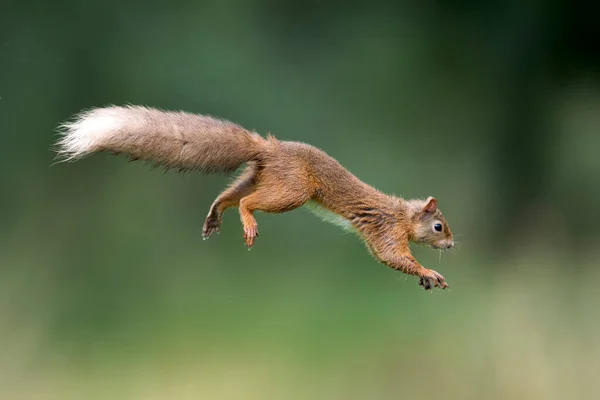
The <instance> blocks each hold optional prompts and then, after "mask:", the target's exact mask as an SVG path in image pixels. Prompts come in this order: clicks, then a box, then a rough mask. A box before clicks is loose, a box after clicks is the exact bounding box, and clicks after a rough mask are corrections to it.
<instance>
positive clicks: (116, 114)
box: [57, 107, 131, 161]
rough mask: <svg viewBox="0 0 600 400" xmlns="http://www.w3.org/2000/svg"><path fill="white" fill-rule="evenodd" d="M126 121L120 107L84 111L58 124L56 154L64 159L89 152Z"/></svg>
mask: <svg viewBox="0 0 600 400" xmlns="http://www.w3.org/2000/svg"><path fill="white" fill-rule="evenodd" d="M126 122H127V118H126V114H125V113H123V109H121V108H116V107H115V108H112V107H109V108H95V109H92V110H89V111H84V112H82V113H81V114H79V115H77V116H76V117H75V120H74V121H72V122H67V123H64V124H62V125H61V126H60V134H61V135H62V138H61V139H60V140H59V141H58V143H57V145H58V154H59V156H60V157H61V158H63V159H64V160H66V161H69V160H75V159H78V158H81V157H84V156H86V155H88V154H91V153H93V152H94V151H95V150H96V149H97V148H98V147H99V146H101V145H102V144H103V143H106V142H107V141H108V140H109V139H110V138H111V137H112V136H113V135H115V134H116V133H117V132H118V131H119V129H121V127H123V125H124V124H125V123H126ZM130 122H131V121H130Z"/></svg>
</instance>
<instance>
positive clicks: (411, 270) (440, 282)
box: [376, 245, 449, 290]
mask: <svg viewBox="0 0 600 400" xmlns="http://www.w3.org/2000/svg"><path fill="white" fill-rule="evenodd" d="M376 257H377V258H379V260H380V261H381V262H382V263H383V264H385V265H387V266H388V267H391V268H393V269H396V270H398V271H401V272H404V273H405V274H409V275H415V276H418V277H419V285H420V286H423V288H424V289H425V290H431V289H432V288H433V287H437V288H440V289H446V288H447V287H449V286H448V284H447V283H446V280H445V279H444V277H443V276H442V275H440V274H439V273H438V272H436V271H434V270H432V269H427V268H425V267H423V266H422V265H421V264H419V262H418V261H417V260H416V259H415V258H414V257H413V256H412V254H411V253H410V249H409V248H408V245H406V246H403V249H402V250H400V251H392V252H384V253H382V254H376Z"/></svg>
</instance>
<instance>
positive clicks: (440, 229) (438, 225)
mask: <svg viewBox="0 0 600 400" xmlns="http://www.w3.org/2000/svg"><path fill="white" fill-rule="evenodd" d="M433 229H435V230H436V231H438V232H441V231H442V224H435V225H434V226H433Z"/></svg>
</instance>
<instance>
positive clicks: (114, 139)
mask: <svg viewBox="0 0 600 400" xmlns="http://www.w3.org/2000/svg"><path fill="white" fill-rule="evenodd" d="M60 132H61V138H60V139H59V140H58V142H57V152H58V156H59V157H60V158H61V159H62V160H64V161H72V160H76V159H79V158H82V157H84V156H87V155H89V154H92V153H96V152H101V151H108V152H113V153H117V154H118V153H123V154H127V155H129V156H130V157H131V158H132V159H133V160H145V161H149V162H152V163H155V164H158V165H162V166H165V167H167V168H177V169H179V170H194V171H200V172H204V173H210V172H231V171H235V170H236V169H237V168H238V167H239V166H240V165H242V164H246V167H245V169H244V171H243V172H242V174H241V175H240V176H239V177H238V178H237V179H236V180H235V181H234V182H233V183H232V184H231V185H230V186H229V187H228V188H227V189H226V190H225V191H224V192H223V193H221V194H220V195H219V196H218V197H217V198H216V200H215V201H214V202H213V204H212V206H211V208H210V211H209V212H208V216H207V217H206V221H205V222H204V227H203V229H202V235H203V237H204V238H208V237H209V236H210V235H212V234H213V233H215V232H218V231H219V227H220V225H221V219H222V217H223V213H224V212H225V210H227V209H228V208H231V207H238V209H239V213H240V217H241V221H242V226H243V229H244V240H245V242H246V245H247V246H248V248H251V247H252V246H253V245H254V242H255V240H256V238H257V237H258V225H257V223H256V219H255V218H254V211H257V210H258V211H263V212H268V213H282V212H286V211H291V210H293V209H295V208H298V207H300V206H303V205H306V206H308V208H310V209H311V210H312V211H313V212H315V213H316V214H318V215H320V216H321V217H323V218H324V219H326V220H328V221H330V222H334V223H337V224H339V225H341V226H342V227H344V228H346V229H349V230H352V231H354V232H356V233H357V234H358V235H359V236H360V237H361V238H362V239H363V240H364V242H365V243H366V245H367V247H368V249H369V251H370V252H371V254H372V255H373V256H374V257H375V258H376V259H377V260H378V261H380V262H381V263H383V264H385V265H387V266H389V267H391V268H394V269H396V270H399V271H402V272H404V273H407V274H410V275H415V276H417V277H419V285H421V286H423V287H424V288H425V289H426V290H431V289H432V287H439V288H442V289H445V288H447V287H448V284H447V283H446V281H445V280H444V277H443V276H442V275H440V274H439V273H437V272H436V271H433V270H430V269H427V268H425V267H423V266H421V264H419V263H418V262H417V260H416V259H415V258H414V257H413V256H412V254H411V251H410V247H409V242H412V243H417V244H422V245H427V246H430V247H432V248H435V249H440V250H447V249H450V248H451V247H452V246H453V245H454V241H453V237H452V232H451V230H450V227H449V226H448V223H447V222H446V219H445V218H444V216H443V215H442V213H441V212H440V210H439V209H438V207H437V200H436V199H435V198H433V197H428V198H427V199H426V200H405V199H402V198H400V197H394V196H390V195H387V194H384V193H382V192H380V191H378V190H377V189H375V188H373V187H372V186H369V185H367V184H366V183H364V182H362V181H361V180H359V179H358V178H357V177H355V176H354V175H353V174H352V173H350V172H349V171H348V170H346V169H345V168H344V167H343V166H342V165H341V164H340V163H339V162H338V161H336V160H335V159H333V158H332V157H330V156H329V155H327V154H326V153H325V152H323V151H322V150H320V149H318V148H316V147H313V146H310V145H308V144H304V143H299V142H288V141H279V140H277V139H275V138H274V137H273V136H270V135H269V136H267V137H266V138H264V137H262V136H260V135H259V134H257V133H255V132H250V131H248V130H246V129H244V128H242V127H241V126H239V125H236V124H234V123H232V122H229V121H226V120H222V119H217V118H213V117H209V116H204V115H198V114H191V113H186V112H181V111H177V112H173V111H162V110H158V109H155V108H149V107H142V106H127V107H116V106H111V107H105V108H94V109H90V110H87V111H84V112H82V113H80V114H79V115H77V116H76V117H75V118H74V120H73V121H71V122H67V123H65V124H63V125H61V128H60Z"/></svg>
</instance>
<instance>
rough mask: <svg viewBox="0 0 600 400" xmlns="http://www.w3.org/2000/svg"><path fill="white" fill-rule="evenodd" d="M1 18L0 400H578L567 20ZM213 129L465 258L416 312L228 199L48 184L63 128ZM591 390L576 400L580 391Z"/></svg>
mask: <svg viewBox="0 0 600 400" xmlns="http://www.w3.org/2000/svg"><path fill="white" fill-rule="evenodd" d="M421 3H423V4H420V3H419V2H416V3H414V4H413V2H386V1H371V2H364V3H353V4H347V3H346V2H329V3H326V4H325V3H322V2H316V1H306V2H272V1H265V0H262V1H261V0H248V1H242V0H237V1H232V0H229V1H213V2H200V1H172V2H169V3H166V2H154V1H137V0H123V1H119V2H117V1H104V2H95V1H68V0H58V1H55V2H51V3H49V2H42V1H22V2H8V3H7V2H5V3H2V4H1V5H0V148H1V149H3V152H2V157H1V158H0V165H1V166H2V168H0V183H1V186H0V188H1V189H0V190H1V192H0V398H3V399H4V398H7V399H17V398H18V399H21V398H25V399H70V398H73V399H81V398H85V399H95V398H98V399H106V398H112V399H149V398H156V399H165V398H177V399H181V398H193V399H198V398H202V399H205V398H206V399H222V398H232V399H240V398H243V399H295V398H298V399H306V398H310V399H321V398H322V399H354V398H356V399H359V398H361V399H362V398H364V399H367V398H368V399H372V398H408V399H416V398H440V397H444V398H446V399H453V398H456V399H480V398H489V399H513V398H527V399H544V400H546V399H565V398H593V397H594V394H595V390H594V389H593V387H592V386H590V387H588V384H592V383H593V380H594V378H595V374H597V371H598V369H599V368H600V345H599V344H598V341H597V339H598V337H599V335H600V326H599V324H600V322H599V320H598V318H597V311H596V309H597V305H598V304H600V295H598V291H597V289H596V282H597V281H598V278H599V277H600V273H599V272H598V267H599V266H600V262H599V258H600V253H599V251H598V246H597V243H598V239H599V238H600V237H599V235H598V231H597V226H598V222H600V219H599V218H598V212H597V211H596V208H597V204H599V202H600V162H599V161H598V150H599V149H600V112H599V111H600V79H599V74H598V73H599V70H600V53H599V52H598V51H597V45H596V43H599V42H600V40H599V39H600V37H599V36H600V32H599V31H600V30H599V29H598V24H597V15H596V14H595V13H593V12H591V10H588V8H587V7H584V5H583V3H582V4H579V3H578V2H558V1H546V2H542V1H534V2H526V3H523V2H516V1H509V2H496V1H486V2H473V1H461V2H443V1H432V2H421ZM125 103H131V104H143V105H148V106H155V107H161V108H165V109H182V110H186V111H190V112H197V113H205V114H211V115H215V116H219V117H223V118H227V119H230V120H232V121H234V122H237V123H239V124H241V125H243V126H244V127H247V128H249V129H254V130H256V131H257V132H260V133H264V134H266V133H268V132H271V133H272V134H274V135H275V136H276V137H278V138H280V139H285V140H299V141H304V142H307V143H311V144H313V145H316V146H318V147H320V148H322V149H323V150H325V151H327V152H328V153H329V154H330V155H332V156H334V157H335V158H337V159H338V160H339V161H340V162H341V163H342V164H343V165H345V166H346V167H347V168H348V169H350V170H351V171H352V172H354V173H355V174H356V175H357V176H358V177H359V178H361V179H362V180H364V181H366V182H368V183H370V184H372V185H374V186H375V187H377V188H378V189H380V190H382V191H385V192H388V193H395V194H398V195H402V196H405V197H427V196H429V195H434V196H436V197H437V198H438V200H439V206H440V208H441V209H442V211H443V212H444V214H445V215H446V217H447V218H448V220H449V222H450V225H451V227H452V229H453V231H454V232H455V233H456V234H457V237H456V239H457V241H458V242H460V249H457V250H452V251H451V252H449V253H445V254H444V255H443V256H442V258H441V261H439V260H438V253H437V252H435V251H432V250H428V249H422V248H417V249H415V253H416V255H417V258H418V259H419V260H420V261H421V262H422V263H423V264H424V265H426V266H427V267H430V268H433V269H436V270H438V271H439V272H440V273H442V274H443V275H444V276H445V277H446V279H447V281H448V283H449V284H450V285H451V287H452V289H451V291H449V292H448V291H446V292H435V293H433V294H428V293H425V292H424V291H422V290H421V289H420V288H419V287H418V286H417V282H416V280H415V279H414V278H412V277H408V278H407V277H405V276H403V275H400V274H398V273H396V272H395V271H392V270H390V269H387V268H385V267H384V266H382V265H379V264H377V263H376V262H375V261H374V260H373V259H372V258H371V257H370V256H369V254H368V253H367V251H366V249H365V248H364V246H363V245H362V243H361V242H360V240H359V239H358V238H356V237H355V236H353V235H350V234H344V233H342V232H341V231H340V230H339V229H338V228H337V227H335V226H332V225H326V224H324V223H322V222H320V221H319V220H317V219H316V218H315V217H313V216H312V215H311V214H309V213H308V212H307V211H306V210H297V211H294V212H291V213H288V214H283V215H276V216H273V215H262V214H261V215H258V218H257V219H258V223H259V229H260V234H261V236H260V238H259V239H258V240H257V244H256V246H255V248H254V249H253V250H252V251H251V252H248V251H247V250H246V249H245V247H244V244H243V241H242V232H241V227H240V224H239V218H238V215H237V213H236V212H235V211H229V212H228V213H227V214H226V215H225V221H224V226H223V228H222V233H221V234H220V235H219V236H216V237H214V238H211V239H210V240H209V241H205V242H204V241H202V240H201V229H202V223H203V220H204V217H205V215H206V213H207V212H208V208H209V206H210V204H211V202H212V200H213V199H214V197H216V196H217V194H218V193H219V192H220V190H222V188H223V187H224V186H225V185H226V184H227V182H228V180H229V179H230V178H228V177H224V176H218V175H215V176H201V175H197V174H185V175H180V174H176V173H174V172H168V173H166V174H164V173H162V171H160V170H157V169H154V170H153V169H150V168H149V167H148V166H146V165H143V164H136V163H127V162H126V161H125V159H124V158H122V157H113V156H109V155H96V156H93V157H90V158H87V159H85V160H82V161H80V162H77V163H74V164H58V165H52V164H53V162H54V154H53V153H52V152H51V151H50V147H51V145H52V143H53V142H54V140H55V139H56V131H55V129H56V127H57V126H58V125H59V124H60V123H61V122H63V121H65V120H67V119H69V118H70V117H71V116H72V115H73V114H75V113H77V112H79V111H80V110H81V109H84V108H88V107H93V106H101V105H106V104H125ZM582 382H588V384H582Z"/></svg>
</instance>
